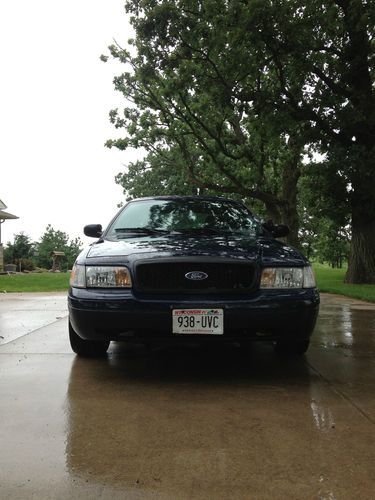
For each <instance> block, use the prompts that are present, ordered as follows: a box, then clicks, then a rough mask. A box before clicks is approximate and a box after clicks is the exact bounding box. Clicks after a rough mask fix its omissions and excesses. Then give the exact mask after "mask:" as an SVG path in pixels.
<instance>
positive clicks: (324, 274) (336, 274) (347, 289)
mask: <svg viewBox="0 0 375 500" xmlns="http://www.w3.org/2000/svg"><path fill="white" fill-rule="evenodd" d="M313 268H314V272H315V277H316V281H317V284H318V288H319V290H320V291H321V292H328V293H338V294H340V295H346V296H347V297H353V298H355V299H361V300H367V301H368V302H375V285H348V284H346V283H344V278H345V273H346V268H343V269H332V268H330V267H329V266H327V265H324V264H317V263H315V264H313Z"/></svg>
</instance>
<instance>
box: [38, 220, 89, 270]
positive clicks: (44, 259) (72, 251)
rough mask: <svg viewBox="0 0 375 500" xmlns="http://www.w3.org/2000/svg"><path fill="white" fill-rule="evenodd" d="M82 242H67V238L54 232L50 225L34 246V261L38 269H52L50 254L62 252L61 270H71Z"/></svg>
mask: <svg viewBox="0 0 375 500" xmlns="http://www.w3.org/2000/svg"><path fill="white" fill-rule="evenodd" d="M81 247H82V241H81V240H80V238H75V239H74V240H70V241H69V236H68V235H67V233H64V232H63V231H60V230H55V229H54V228H53V227H52V226H51V225H50V224H49V225H48V226H47V227H46V230H45V232H44V234H43V235H42V237H41V239H40V241H39V242H38V243H36V245H35V249H36V252H35V260H36V263H37V265H38V266H39V267H43V268H46V269H50V268H51V267H52V252H53V251H59V252H64V254H65V258H64V261H63V266H62V267H63V269H65V270H67V269H71V268H72V266H73V264H74V261H75V259H76V258H77V255H78V254H79V252H80V251H81Z"/></svg>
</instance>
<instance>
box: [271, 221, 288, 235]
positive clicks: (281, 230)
mask: <svg viewBox="0 0 375 500" xmlns="http://www.w3.org/2000/svg"><path fill="white" fill-rule="evenodd" d="M289 233H290V229H289V227H288V226H285V225H284V224H280V225H279V226H275V227H274V229H273V230H272V231H271V234H272V236H273V237H274V238H283V237H284V236H288V234H289Z"/></svg>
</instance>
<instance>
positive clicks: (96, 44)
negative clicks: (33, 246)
mask: <svg viewBox="0 0 375 500" xmlns="http://www.w3.org/2000/svg"><path fill="white" fill-rule="evenodd" d="M0 14H1V17H0V19H1V20H0V51H1V79H0V104H1V106H0V110H1V112H0V128H1V130H0V132H1V136H0V137H1V147H0V173H1V177H0V199H1V200H2V201H3V202H4V203H5V204H6V205H7V206H8V209H7V211H8V212H10V213H12V214H15V215H18V216H19V219H18V220H15V221H5V222H4V223H3V224H2V242H3V243H6V242H7V241H9V240H13V235H14V233H19V232H21V231H24V232H25V233H26V234H28V235H29V236H31V238H32V239H33V240H38V239H39V238H40V236H41V235H42V234H43V232H44V229H45V227H46V226H47V224H52V226H53V227H54V228H55V229H60V230H62V231H65V232H67V233H68V234H69V235H70V236H71V237H75V236H79V235H81V236H82V228H83V226H84V225H85V224H90V223H101V224H103V225H106V224H107V223H108V222H109V220H110V219H111V218H112V216H113V215H114V214H115V212H116V211H117V204H118V203H119V202H121V201H123V200H124V196H123V194H122V188H121V187H120V186H118V185H117V184H115V181H114V176H115V175H116V174H117V173H118V172H120V171H123V170H124V166H123V165H124V164H125V163H127V162H128V161H130V160H134V159H135V157H136V155H137V154H138V153H136V152H125V153H124V152H119V151H117V150H109V149H107V148H105V147H104V142H105V141H106V140H107V139H109V138H111V137H115V136H116V131H115V129H114V128H113V127H112V126H111V124H110V123H109V120H108V112H109V110H110V109H111V108H113V107H117V106H119V107H120V106H121V104H122V103H123V100H122V99H121V95H120V94H119V93H116V92H115V90H114V89H113V84H112V79H113V75H114V74H118V73H119V72H120V71H121V67H119V66H117V67H116V66H114V64H110V63H107V64H104V63H102V62H101V61H100V60H99V57H100V55H101V54H102V53H107V52H108V51H107V46H108V45H109V44H111V43H112V41H113V38H115V39H116V40H117V41H118V42H120V43H121V44H124V45H125V44H126V41H127V40H128V38H130V37H131V36H132V34H131V30H130V27H129V24H128V20H127V16H126V14H125V11H124V7H123V1H122V0H105V1H103V0H79V1H77V0H65V1H64V2H57V1H54V0H36V1H35V2H30V0H15V1H13V2H2V5H1V9H0ZM82 239H84V238H82ZM85 241H87V240H86V239H85Z"/></svg>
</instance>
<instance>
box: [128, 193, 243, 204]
mask: <svg viewBox="0 0 375 500" xmlns="http://www.w3.org/2000/svg"><path fill="white" fill-rule="evenodd" d="M147 200H178V201H194V200H204V201H225V202H229V203H235V204H237V205H243V203H242V202H241V201H236V200H232V199H230V198H224V197H223V196H198V195H195V196H194V195H163V196H147V197H144V198H135V199H134V200H129V202H128V203H132V202H134V201H147Z"/></svg>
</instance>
